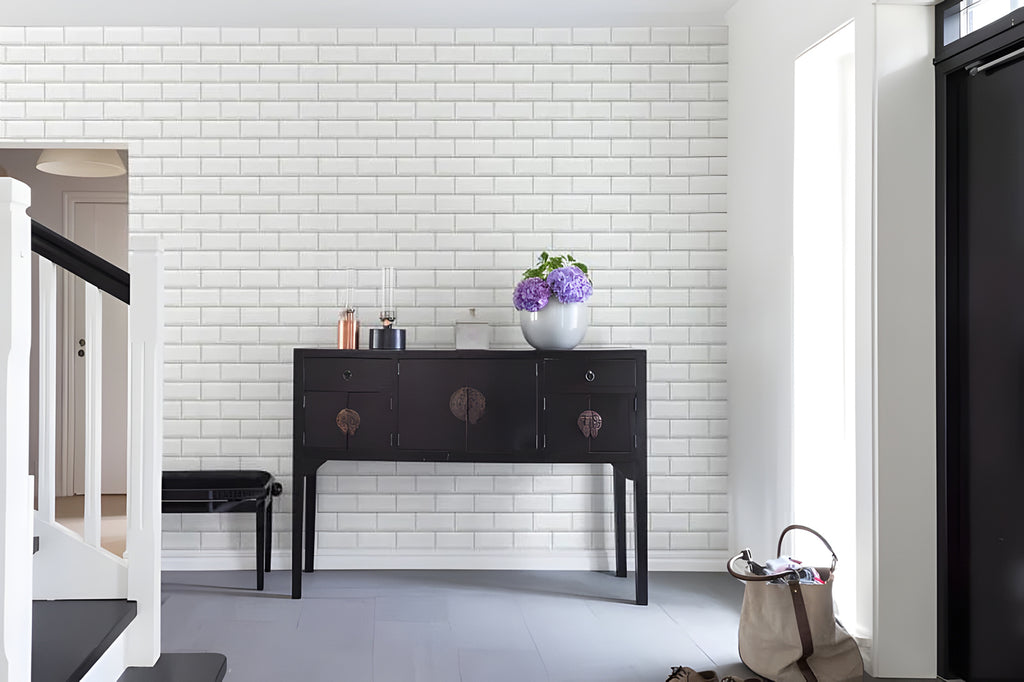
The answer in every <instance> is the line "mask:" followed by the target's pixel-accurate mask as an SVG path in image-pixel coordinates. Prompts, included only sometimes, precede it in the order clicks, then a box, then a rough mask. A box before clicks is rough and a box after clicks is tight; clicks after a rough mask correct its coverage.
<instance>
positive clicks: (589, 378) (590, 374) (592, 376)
mask: <svg viewBox="0 0 1024 682" xmlns="http://www.w3.org/2000/svg"><path fill="white" fill-rule="evenodd" d="M583 376H584V378H585V379H586V380H587V381H593V380H594V379H596V378H597V375H596V374H594V370H592V369H588V370H587V373H586V374H584V375H583Z"/></svg>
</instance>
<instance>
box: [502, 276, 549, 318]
mask: <svg viewBox="0 0 1024 682" xmlns="http://www.w3.org/2000/svg"><path fill="white" fill-rule="evenodd" d="M550 297H551V289H549V288H548V283H547V282H545V281H544V280H542V279H541V278H540V277H529V278H527V279H524V280H523V281H521V282H520V283H519V284H517V285H516V288H515V291H513V292H512V303H513V305H515V307H516V310H526V311H528V312H531V313H535V312H537V311H538V310H540V309H541V308H543V307H544V306H546V305H547V304H548V298H550Z"/></svg>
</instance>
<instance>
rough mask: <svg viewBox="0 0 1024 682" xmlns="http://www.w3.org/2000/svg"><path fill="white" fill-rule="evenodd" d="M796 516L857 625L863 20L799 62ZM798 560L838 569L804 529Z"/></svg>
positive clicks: (844, 615)
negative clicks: (859, 33)
mask: <svg viewBox="0 0 1024 682" xmlns="http://www.w3.org/2000/svg"><path fill="white" fill-rule="evenodd" d="M794 105H795V112H794V113H795V115H794V125H795V129H794V170H793V176H794V177H793V400H794V406H793V498H794V499H793V511H794V515H793V521H794V522H795V523H800V524H804V525H807V526H810V527H812V528H814V529H816V530H818V531H819V532H821V533H822V534H823V535H824V536H825V537H826V538H828V540H829V541H830V542H831V543H832V546H833V548H834V549H835V551H836V554H837V555H838V556H839V558H840V564H839V570H840V571H841V575H842V580H839V581H837V582H836V584H835V588H834V589H835V600H836V604H837V607H838V609H839V614H838V615H839V617H840V619H841V620H842V621H843V622H844V624H846V625H848V626H850V627H851V629H854V630H856V629H857V628H856V627H855V626H854V624H855V623H857V614H856V598H855V594H856V593H855V588H856V575H855V570H856V563H855V561H854V557H855V551H856V503H855V501H856V497H855V495H856V476H855V438H854V425H855V423H854V418H855V409H854V408H855V402H854V397H855V394H854V388H855V384H854V161H855V152H854V25H853V23H852V22H851V23H849V24H847V25H846V26H844V27H843V28H841V29H839V30H838V31H836V32H834V33H832V34H831V35H829V36H828V37H827V38H825V39H824V40H822V41H821V42H820V43H818V44H816V45H815V46H814V47H812V48H811V49H809V50H808V51H807V52H805V53H804V54H802V55H801V56H800V57H798V58H797V59H796V62H795V101H794ZM793 553H794V556H797V557H800V558H803V559H805V560H807V561H812V562H813V563H814V564H815V565H819V566H820V565H828V564H827V563H826V562H825V560H826V557H827V556H828V554H827V552H826V551H825V550H824V548H822V547H821V544H820V542H819V541H818V540H817V539H816V538H814V537H813V536H810V535H808V534H798V536H797V537H796V538H795V544H794V545H793Z"/></svg>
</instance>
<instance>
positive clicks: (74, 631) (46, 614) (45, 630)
mask: <svg viewBox="0 0 1024 682" xmlns="http://www.w3.org/2000/svg"><path fill="white" fill-rule="evenodd" d="M137 612H138V607H137V605H136V603H135V602H133V601H128V600H126V599H62V600H58V601H42V600H39V601H33V602H32V680H33V682H65V680H66V681H67V682H77V681H78V680H81V679H82V677H84V676H85V674H86V673H88V672H89V669H90V668H92V666H93V665H94V664H95V663H96V661H98V660H99V658H100V656H102V655H103V652H105V651H106V650H107V649H108V648H109V647H110V645H111V644H113V643H114V641H115V640H116V639H117V637H118V635H120V634H121V633H122V632H124V629H125V628H126V627H128V624H129V623H131V622H132V620H133V619H134V618H135V614H136V613H137Z"/></svg>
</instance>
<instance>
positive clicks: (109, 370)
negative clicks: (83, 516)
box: [64, 194, 128, 495]
mask: <svg viewBox="0 0 1024 682" xmlns="http://www.w3.org/2000/svg"><path fill="white" fill-rule="evenodd" d="M107 198H111V199H119V200H110V201H107V200H105V199H107ZM65 211H66V221H67V227H68V237H69V238H70V239H72V240H73V241H75V243H77V244H79V245H80V246H83V247H84V248H87V249H89V250H90V251H92V252H93V253H95V254H97V255H98V256H100V257H101V258H104V259H105V260H107V261H110V262H111V263H113V264H114V265H116V266H118V267H119V268H122V269H124V270H127V269H128V204H127V203H126V202H125V201H124V197H123V196H120V195H114V196H113V197H111V196H109V195H96V196H90V195H88V194H79V195H76V196H75V197H69V198H67V200H66V202H65ZM65 281H66V282H67V285H66V288H65V292H67V296H66V298H65V300H66V301H68V302H69V303H70V306H69V309H68V310H66V311H65V315H66V317H65V318H64V319H65V320H67V321H68V324H67V327H66V328H67V329H68V330H69V331H70V335H69V336H68V337H66V339H65V349H66V352H67V354H68V357H67V362H68V364H70V370H71V371H69V372H68V374H67V376H68V378H69V379H70V380H71V385H70V386H69V387H68V389H69V390H68V391H67V392H66V395H67V397H68V399H69V403H68V404H67V405H66V406H65V411H64V414H65V416H66V419H67V424H68V427H69V428H68V431H69V432H68V434H67V441H66V442H67V443H69V444H70V445H71V447H70V448H69V450H70V454H71V457H70V461H67V460H66V461H65V475H66V476H67V477H68V478H71V479H72V481H71V483H72V485H71V487H72V492H73V494H76V495H78V494H82V493H84V492H85V400H86V398H85V357H86V355H87V354H88V353H90V352H93V349H92V348H90V347H89V346H88V341H87V340H86V338H85V319H86V318H85V314H86V312H85V285H84V283H83V282H82V280H80V279H79V278H77V277H74V276H73V275H69V274H65ZM102 298H103V327H102V349H101V352H102V354H103V378H102V389H103V405H102V413H103V417H102V426H101V428H102V436H103V470H102V474H101V480H102V492H103V493H105V494H110V493H115V494H124V493H125V492H126V490H127V466H128V306H127V305H125V304H124V303H122V302H121V301H119V300H117V299H116V298H114V297H112V296H110V295H108V294H106V293H102ZM65 489H67V488H65Z"/></svg>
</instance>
